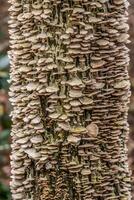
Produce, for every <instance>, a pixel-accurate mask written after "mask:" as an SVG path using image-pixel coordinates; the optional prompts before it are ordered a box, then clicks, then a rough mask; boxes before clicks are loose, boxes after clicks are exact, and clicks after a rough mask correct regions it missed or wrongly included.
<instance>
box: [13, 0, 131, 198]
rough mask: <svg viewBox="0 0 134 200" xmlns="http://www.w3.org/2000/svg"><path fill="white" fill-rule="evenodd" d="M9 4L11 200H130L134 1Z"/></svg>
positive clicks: (15, 1) (68, 0)
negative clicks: (133, 10)
mask: <svg viewBox="0 0 134 200" xmlns="http://www.w3.org/2000/svg"><path fill="white" fill-rule="evenodd" d="M9 2H10V3H11V7H10V9H9V10H10V21H9V27H10V30H9V32H10V46H11V51H10V52H9V56H10V60H11V73H10V76H11V87H10V92H9V95H10V100H11V102H12V105H13V111H12V113H11V116H12V119H13V126H12V133H11V134H12V140H13V142H12V155H11V165H12V181H11V190H12V198H13V200H22V199H23V200H33V199H41V200H60V199H65V200H71V199H73V200H75V199H76V200H77V199H79V200H89V199H92V200H95V199H96V200H100V199H105V200H110V199H115V200H117V199H121V200H129V199H130V179H129V170H128V166H127V150H126V138H127V133H128V124H127V111H128V107H127V104H128V99H129V96H130V92H129V87H130V85H129V78H128V72H127V66H128V64H129V58H128V49H127V47H126V43H128V42H129V40H128V34H127V31H128V25H127V9H126V8H127V6H128V2H127V0H96V1H94V0H90V1H89V0H64V1H63V0H34V1H33V0H9Z"/></svg>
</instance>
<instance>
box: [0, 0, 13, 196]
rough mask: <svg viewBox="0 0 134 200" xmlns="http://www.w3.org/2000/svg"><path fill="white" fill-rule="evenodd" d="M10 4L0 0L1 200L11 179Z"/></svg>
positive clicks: (6, 193) (7, 191)
mask: <svg viewBox="0 0 134 200" xmlns="http://www.w3.org/2000/svg"><path fill="white" fill-rule="evenodd" d="M7 22H8V4H7V0H0V200H9V199H11V197H10V191H9V181H10V178H9V177H10V164H9V154H10V145H9V143H10V128H11V120H10V118H9V112H10V104H9V102H8V88H9V85H8V82H7V79H9V59H8V56H7V51H8V46H9V39H8V24H7Z"/></svg>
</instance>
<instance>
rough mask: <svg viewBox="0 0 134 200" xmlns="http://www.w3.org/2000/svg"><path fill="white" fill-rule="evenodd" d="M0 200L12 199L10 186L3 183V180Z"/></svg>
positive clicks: (0, 186) (0, 184) (0, 188)
mask: <svg viewBox="0 0 134 200" xmlns="http://www.w3.org/2000/svg"><path fill="white" fill-rule="evenodd" d="M0 200H10V190H9V187H7V186H5V185H3V184H2V183H1V182H0Z"/></svg>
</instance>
